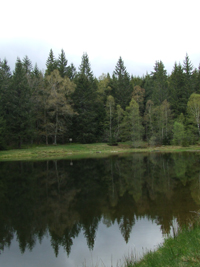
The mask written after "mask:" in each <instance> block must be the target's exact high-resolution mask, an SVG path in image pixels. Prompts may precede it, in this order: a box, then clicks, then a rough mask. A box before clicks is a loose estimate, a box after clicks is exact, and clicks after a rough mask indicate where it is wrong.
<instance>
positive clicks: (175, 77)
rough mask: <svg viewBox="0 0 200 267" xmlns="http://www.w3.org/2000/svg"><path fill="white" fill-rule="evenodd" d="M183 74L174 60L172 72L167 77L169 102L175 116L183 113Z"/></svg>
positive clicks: (180, 67) (179, 65)
mask: <svg viewBox="0 0 200 267" xmlns="http://www.w3.org/2000/svg"><path fill="white" fill-rule="evenodd" d="M183 90H184V74H183V68H182V66H181V64H180V63H179V64H177V63H176V62H175V64H174V67H173V70H172V73H171V75H170V77H169V102H170V104H171V109H172V112H173V114H174V117H175V118H176V117H177V116H178V115H179V114H180V113H185V111H186V110H185V99H184V93H183Z"/></svg>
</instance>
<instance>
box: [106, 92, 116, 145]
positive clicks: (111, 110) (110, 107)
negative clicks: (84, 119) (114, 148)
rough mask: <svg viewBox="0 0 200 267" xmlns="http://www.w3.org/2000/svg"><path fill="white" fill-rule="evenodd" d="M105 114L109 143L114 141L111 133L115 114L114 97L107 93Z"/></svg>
mask: <svg viewBox="0 0 200 267" xmlns="http://www.w3.org/2000/svg"><path fill="white" fill-rule="evenodd" d="M106 114H107V121H108V122H107V123H108V125H109V143H110V144H112V143H113V142H114V133H113V120H114V114H115V100H114V97H113V96H111V95H109V96H108V97H107V101H106Z"/></svg>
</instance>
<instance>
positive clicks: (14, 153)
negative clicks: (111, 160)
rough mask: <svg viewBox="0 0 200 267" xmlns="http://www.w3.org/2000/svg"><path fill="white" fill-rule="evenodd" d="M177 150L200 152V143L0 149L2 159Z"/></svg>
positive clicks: (69, 157)
mask: <svg viewBox="0 0 200 267" xmlns="http://www.w3.org/2000/svg"><path fill="white" fill-rule="evenodd" d="M175 152H200V147H199V146H198V145H195V146H188V147H181V146H171V145H168V146H160V147H158V146H157V147H147V146H146V147H144V148H132V147H131V145H130V143H119V145H118V146H109V145H107V144H106V143H95V144H67V145H56V146H55V145H48V146H45V145H44V146H34V147H26V148H22V149H10V150H2V151H0V161H16V160H48V159H81V158H86V157H87V158H88V157H93V158H99V157H107V156H109V155H124V154H129V153H175Z"/></svg>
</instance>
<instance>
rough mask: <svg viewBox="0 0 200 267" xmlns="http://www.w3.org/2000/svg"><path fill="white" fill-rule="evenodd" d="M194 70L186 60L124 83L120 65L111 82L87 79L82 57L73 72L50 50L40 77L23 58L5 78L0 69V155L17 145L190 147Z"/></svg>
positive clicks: (195, 116) (196, 96)
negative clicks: (106, 144)
mask: <svg viewBox="0 0 200 267" xmlns="http://www.w3.org/2000/svg"><path fill="white" fill-rule="evenodd" d="M199 120H200V67H199V69H196V68H194V67H193V65H192V63H191V61H190V58H189V56H188V55H187V54H186V56H185V59H184V60H183V63H182V64H180V63H175V64H174V66H173V70H172V72H171V74H168V73H167V71H166V69H165V66H164V64H163V62H162V61H156V62H155V65H154V67H153V71H152V72H151V73H146V75H145V76H143V77H136V76H133V75H130V74H129V73H128V72H127V70H126V67H125V65H124V62H123V60H122V58H121V57H120V58H119V59H118V61H117V63H116V66H115V69H114V71H113V74H112V76H111V75H110V74H109V73H108V74H102V75H101V76H100V77H99V78H96V77H94V74H93V72H92V69H91V65H90V62H89V57H88V55H87V54H86V53H84V54H83V56H82V60H81V64H80V66H79V69H78V70H76V68H75V66H74V64H73V63H72V64H68V60H67V59H66V56H65V52H64V50H61V53H60V54H59V57H58V58H55V56H54V53H53V50H52V49H51V50H50V53H49V57H48V58H47V61H46V70H45V72H44V73H43V72H42V71H41V70H39V69H38V67H37V64H36V65H35V66H32V62H31V61H30V59H29V58H28V56H25V57H24V58H23V59H22V60H21V59H19V58H17V60H16V64H15V69H14V71H13V72H11V70H10V67H9V65H8V62H7V60H6V59H4V60H3V61H0V149H6V148H17V147H18V148H20V147H22V145H25V144H47V145H48V144H57V143H59V144H64V143H68V142H69V139H72V140H73V142H79V143H94V142H107V143H109V144H117V142H120V141H131V142H132V145H133V146H134V147H139V146H142V144H143V141H147V142H148V144H149V145H169V144H174V145H189V144H195V143H196V142H197V141H198V140H199V135H200V129H199V125H200V122H199Z"/></svg>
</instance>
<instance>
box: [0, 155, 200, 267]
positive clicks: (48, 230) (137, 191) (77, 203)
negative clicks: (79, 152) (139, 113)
mask: <svg viewBox="0 0 200 267" xmlns="http://www.w3.org/2000/svg"><path fill="white" fill-rule="evenodd" d="M199 163H200V154H198V153H173V154H160V153H151V154H142V153H140V154H131V155H128V156H123V157H122V156H114V157H107V158H101V159H82V160H59V161H57V160H52V161H46V162H45V161H42V162H0V266H2V267H8V266H9V267H10V266H15V267H18V266H20V267H26V266H29V267H31V266H37V267H38V266H39V267H40V266H42V267H45V266H48V267H51V266H52V267H53V266H57V267H65V266H72V267H74V266H75V267H76V266H77V267H79V266H80V267H81V266H88V267H90V266H96V264H98V266H108V267H110V266H112V265H113V266H116V265H117V263H118V266H121V265H122V263H123V259H124V257H125V256H127V255H130V254H131V253H134V254H136V255H137V256H138V257H140V255H142V253H143V252H145V251H146V250H147V249H156V248H157V247H158V245H159V244H160V243H162V242H163V240H164V237H165V236H167V235H168V234H170V233H172V228H176V227H178V226H179V227H181V226H183V225H185V224H188V223H189V222H190V219H191V218H192V216H193V214H194V213H191V211H197V210H199V209H200V164H199Z"/></svg>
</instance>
